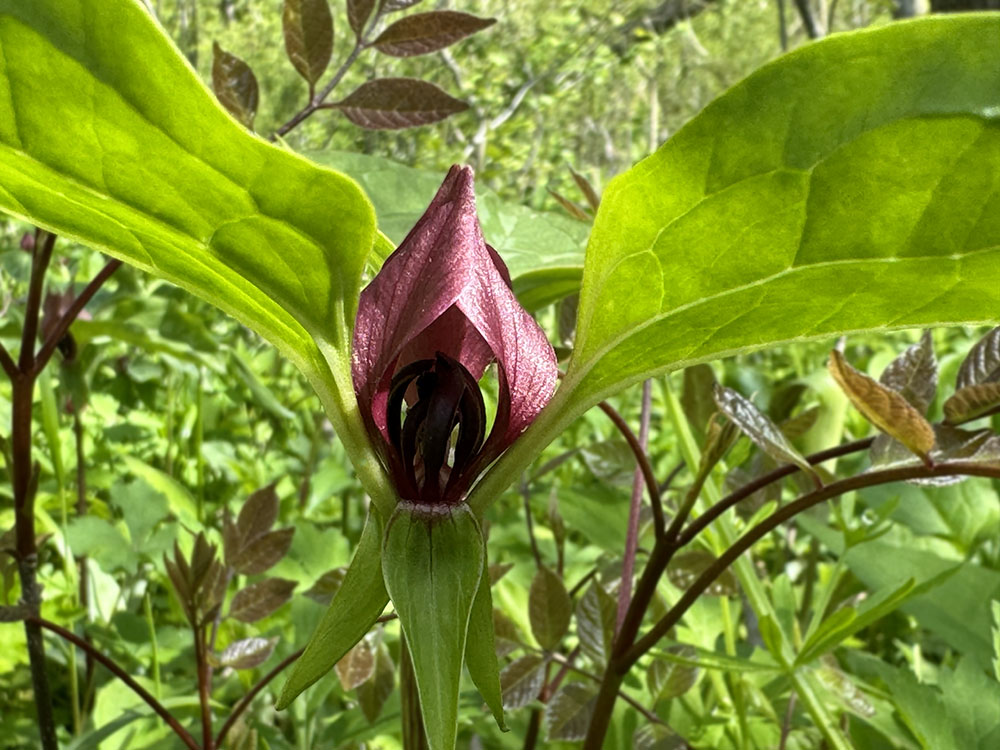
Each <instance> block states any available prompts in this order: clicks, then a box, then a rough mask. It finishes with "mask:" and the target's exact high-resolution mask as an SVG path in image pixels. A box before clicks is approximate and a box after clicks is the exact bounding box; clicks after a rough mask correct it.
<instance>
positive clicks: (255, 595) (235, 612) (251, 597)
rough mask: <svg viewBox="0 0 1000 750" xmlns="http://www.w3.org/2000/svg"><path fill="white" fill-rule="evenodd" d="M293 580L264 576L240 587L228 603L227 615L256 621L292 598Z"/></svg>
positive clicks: (245, 620) (247, 620)
mask: <svg viewBox="0 0 1000 750" xmlns="http://www.w3.org/2000/svg"><path fill="white" fill-rule="evenodd" d="M294 589H295V581H286V580H285V579H284V578H265V579H264V580H263V581H258V582H257V583H252V584H250V585H249V586H247V587H245V588H242V589H240V590H239V591H237V592H236V595H235V596H234V597H233V601H232V603H231V604H230V605H229V616H230V617H232V618H234V619H236V620H239V621H240V622H257V620H262V619H264V618H265V617H267V616H268V615H269V614H271V613H272V612H274V611H275V610H276V609H277V608H278V607H280V606H281V605H282V604H284V603H285V602H287V601H288V600H289V599H291V598H292V591H293V590H294Z"/></svg>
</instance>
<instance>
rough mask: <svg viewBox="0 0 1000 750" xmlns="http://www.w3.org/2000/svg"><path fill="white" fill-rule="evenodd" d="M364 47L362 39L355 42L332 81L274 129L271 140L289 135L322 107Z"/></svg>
mask: <svg viewBox="0 0 1000 750" xmlns="http://www.w3.org/2000/svg"><path fill="white" fill-rule="evenodd" d="M364 48H365V43H364V42H363V41H362V40H360V39H359V40H358V41H357V42H355V44H354V49H352V50H351V54H349V55H348V56H347V58H346V59H345V60H344V62H343V63H341V65H340V67H339V68H337V72H336V73H334V74H333V78H331V79H330V82H329V83H327V84H326V86H324V87H323V90H322V91H320V92H319V94H318V95H317V96H313V97H312V98H311V99H309V102H308V103H307V104H306V106H304V107H303V108H302V109H300V110H299V111H298V112H296V113H295V114H294V115H292V118H291V119H290V120H289V121H288V122H286V123H285V124H284V125H282V126H281V127H280V128H278V129H277V130H276V131H274V133H273V134H272V135H271V138H270V140H272V141H274V140H277V139H278V138H280V137H282V136H284V135H287V134H288V133H289V132H290V131H291V130H292V129H294V128H296V127H298V125H299V124H300V123H301V122H302V121H303V120H305V119H306V118H307V117H309V116H310V115H311V114H312V113H313V112H315V111H316V110H318V109H322V108H323V104H324V102H325V101H326V98H327V97H328V96H329V95H330V94H331V93H332V92H333V89H334V88H336V86H337V84H338V83H340V81H341V80H342V79H343V77H344V75H345V74H346V73H347V71H348V70H349V69H350V67H351V66H352V65H353V64H354V61H355V60H357V59H358V56H359V55H360V54H361V52H362V51H363V50H364Z"/></svg>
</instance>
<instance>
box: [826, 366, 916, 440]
mask: <svg viewBox="0 0 1000 750" xmlns="http://www.w3.org/2000/svg"><path fill="white" fill-rule="evenodd" d="M829 367H830V374H831V375H832V376H833V379H834V380H836V381H837V384H838V385H839V386H840V387H841V389H842V390H843V391H844V393H845V394H847V397H848V398H849V399H850V401H851V403H852V404H854V406H855V408H857V410H858V411H860V412H861V413H862V414H863V415H864V416H865V418H866V419H867V420H868V421H869V422H871V423H872V424H873V425H875V426H876V427H877V428H878V429H880V430H881V431H882V432H884V433H886V434H887V435H889V436H891V437H893V438H895V439H896V440H898V441H899V442H901V443H902V444H903V445H905V446H906V447H907V448H908V449H910V450H911V451H913V452H914V453H915V454H917V455H918V456H920V457H921V458H923V459H925V460H927V457H928V455H929V454H930V452H931V450H932V449H933V448H934V430H933V429H932V428H931V426H930V423H929V422H928V421H927V420H926V419H924V417H923V415H922V414H921V413H920V412H918V411H917V410H916V409H914V408H913V407H912V406H910V404H909V402H908V401H907V400H906V399H905V398H903V396H902V395H901V394H899V393H897V392H896V391H894V390H890V389H888V388H886V387H885V386H883V385H882V384H881V383H878V382H876V381H874V380H872V379H871V378H870V377H868V376H867V375H865V374H864V373H861V372H858V371H857V370H855V369H854V368H853V367H851V366H850V365H849V364H848V363H847V361H846V360H845V359H844V355H843V354H841V353H840V352H839V351H837V350H836V349H834V350H833V351H832V352H830V364H829Z"/></svg>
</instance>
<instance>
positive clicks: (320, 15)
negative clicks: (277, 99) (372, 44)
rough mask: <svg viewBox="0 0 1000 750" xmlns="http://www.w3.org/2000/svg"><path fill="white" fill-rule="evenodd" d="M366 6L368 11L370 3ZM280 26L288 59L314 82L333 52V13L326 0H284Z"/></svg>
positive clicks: (305, 76) (310, 83)
mask: <svg viewBox="0 0 1000 750" xmlns="http://www.w3.org/2000/svg"><path fill="white" fill-rule="evenodd" d="M368 5H369V11H370V10H371V7H370V6H371V2H369V3H368ZM281 27H282V30H283V31H284V34H285V51H286V52H287V53H288V59H289V60H291V61H292V65H293V66H295V69H296V70H297V71H298V72H299V75H301V76H302V77H303V78H305V79H306V81H308V82H309V85H310V86H312V85H314V84H315V83H316V81H318V80H319V78H320V76H322V75H323V73H324V72H325V71H326V67H327V65H329V64H330V56H331V55H332V54H333V16H331V15H330V6H329V4H328V2H327V0H285V6H284V10H283V11H282V14H281Z"/></svg>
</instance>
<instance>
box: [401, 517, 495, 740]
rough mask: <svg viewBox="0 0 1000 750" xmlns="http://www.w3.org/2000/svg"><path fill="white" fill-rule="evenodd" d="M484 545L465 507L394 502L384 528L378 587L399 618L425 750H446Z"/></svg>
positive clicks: (452, 730) (454, 719) (454, 724)
mask: <svg viewBox="0 0 1000 750" xmlns="http://www.w3.org/2000/svg"><path fill="white" fill-rule="evenodd" d="M485 557H486V553H485V545H484V543H483V534H482V530H481V529H480V527H479V522H478V521H476V518H475V516H474V515H473V514H472V511H471V510H470V509H469V507H468V506H467V505H464V504H462V505H455V506H447V505H414V504H412V503H400V504H399V505H397V506H396V510H395V512H393V514H392V517H391V518H390V519H389V522H388V523H387V524H386V529H385V541H384V542H383V547H382V572H383V574H384V576H385V587H386V589H387V590H388V591H389V596H391V597H392V602H393V604H394V605H395V607H396V612H397V613H398V614H399V621H400V624H401V625H402V627H403V634H404V635H405V636H406V642H407V646H408V647H409V650H410V658H411V659H412V662H413V672H414V676H415V677H416V682H417V692H418V694H419V695H420V708H421V712H422V714H423V722H424V729H425V730H426V732H427V742H428V746H429V748H430V750H454V747H455V737H456V734H457V730H458V693H459V686H460V683H461V679H462V661H463V656H464V654H465V643H466V635H467V633H468V628H469V617H470V614H471V612H472V605H473V601H474V600H475V598H476V591H477V590H478V589H479V587H480V582H481V581H482V574H483V567H484V563H485Z"/></svg>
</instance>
